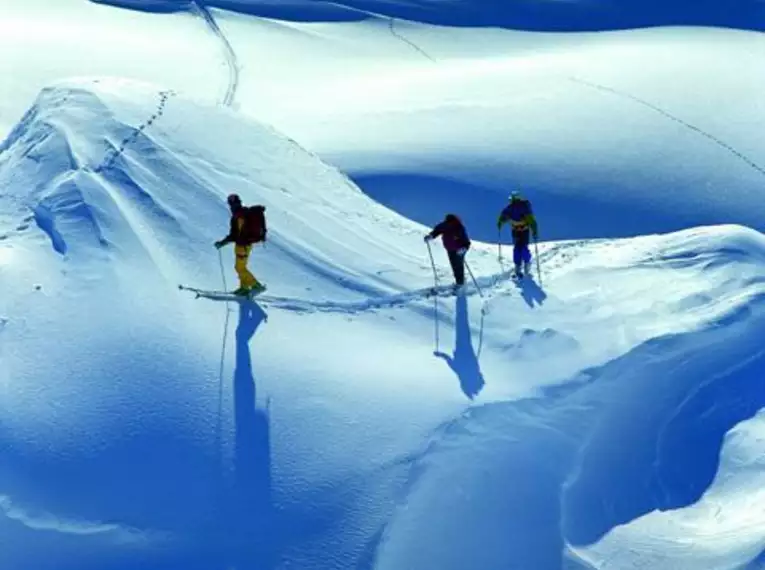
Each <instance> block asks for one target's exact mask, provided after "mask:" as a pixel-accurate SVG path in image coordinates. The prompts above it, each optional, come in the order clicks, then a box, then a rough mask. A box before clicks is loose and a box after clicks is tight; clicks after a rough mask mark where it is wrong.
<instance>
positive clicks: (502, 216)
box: [497, 208, 508, 230]
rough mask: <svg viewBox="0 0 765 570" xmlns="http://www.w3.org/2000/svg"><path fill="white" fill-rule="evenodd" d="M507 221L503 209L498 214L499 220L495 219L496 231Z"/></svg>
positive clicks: (505, 210)
mask: <svg viewBox="0 0 765 570" xmlns="http://www.w3.org/2000/svg"><path fill="white" fill-rule="evenodd" d="M507 219H508V215H507V208H505V209H503V210H502V211H501V212H500V213H499V218H497V229H498V230H499V229H502V224H504V223H505V222H507Z"/></svg>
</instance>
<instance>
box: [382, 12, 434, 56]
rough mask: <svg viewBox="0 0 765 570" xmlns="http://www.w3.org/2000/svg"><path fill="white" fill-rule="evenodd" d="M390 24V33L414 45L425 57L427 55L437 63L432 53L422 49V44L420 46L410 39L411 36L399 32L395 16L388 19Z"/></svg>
mask: <svg viewBox="0 0 765 570" xmlns="http://www.w3.org/2000/svg"><path fill="white" fill-rule="evenodd" d="M388 26H389V28H390V33H391V34H393V36H394V37H396V38H398V39H399V40H401V41H402V42H404V43H406V44H408V45H410V46H412V47H413V48H414V49H415V50H417V51H418V52H419V53H420V54H422V55H423V56H424V57H426V58H427V59H429V60H430V61H432V62H433V63H437V61H436V60H435V58H433V57H431V55H430V54H429V53H428V52H426V51H425V50H424V49H422V48H421V47H420V46H418V45H417V44H416V43H414V42H413V41H412V40H410V39H409V38H407V37H406V36H404V35H403V34H401V33H399V32H398V31H397V30H396V19H395V18H390V19H389V20H388Z"/></svg>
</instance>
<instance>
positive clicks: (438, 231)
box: [425, 214, 470, 287]
mask: <svg viewBox="0 0 765 570" xmlns="http://www.w3.org/2000/svg"><path fill="white" fill-rule="evenodd" d="M438 236H441V242H442V243H443V244H444V249H445V250H446V253H447V255H448V256H449V263H450V265H451V266H452V273H454V281H455V284H456V286H457V287H462V285H464V284H465V254H466V253H467V251H468V249H470V238H468V235H467V230H466V229H465V226H464V225H463V224H462V222H461V221H460V219H459V218H458V217H457V216H455V215H454V214H447V215H446V217H445V218H444V221H443V222H441V223H440V224H438V225H437V226H436V227H434V228H433V231H431V232H430V233H429V234H428V235H426V236H425V241H430V240H432V239H434V238H437V237H438Z"/></svg>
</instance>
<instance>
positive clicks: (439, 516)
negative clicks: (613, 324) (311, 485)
mask: <svg viewBox="0 0 765 570" xmlns="http://www.w3.org/2000/svg"><path fill="white" fill-rule="evenodd" d="M744 294H747V295H751V296H752V298H753V302H751V303H748V304H747V305H746V307H747V309H746V310H737V309H731V310H729V311H726V313H725V314H724V315H722V316H721V317H720V318H719V319H716V320H713V321H711V322H710V323H709V325H708V326H707V327H705V328H703V329H701V330H699V331H698V332H694V333H688V334H682V335H672V336H667V337H658V338H655V339H652V340H651V341H649V342H647V343H645V344H643V345H640V346H638V347H637V348H635V349H634V350H632V351H630V352H629V353H627V354H626V355H625V356H623V357H620V358H618V359H616V360H614V361H612V362H610V363H608V364H607V365H605V366H604V367H601V368H596V369H590V370H585V371H583V372H582V373H581V375H580V377H579V378H578V380H577V383H575V384H571V385H569V386H566V387H563V388H560V389H555V390H550V391H547V392H546V393H545V394H544V397H540V398H538V399H528V400H522V401H519V402H511V403H499V404H491V405H487V406H484V407H482V408H479V409H476V410H474V411H472V412H471V413H469V414H468V415H467V416H466V417H464V418H462V419H459V420H456V421H454V422H452V423H451V424H449V425H448V426H446V427H445V431H444V436H443V437H442V438H441V441H440V442H439V443H438V444H437V445H435V446H434V447H433V448H431V449H429V450H428V453H427V454H425V455H423V456H422V457H421V458H419V459H417V460H416V465H415V466H413V467H414V468H413V475H412V477H413V480H411V481H410V482H409V487H410V490H409V493H408V495H407V497H406V499H404V500H402V508H401V511H400V512H399V513H398V514H397V515H396V516H394V517H393V518H392V519H391V521H390V522H389V523H388V525H387V528H386V532H385V533H384V535H383V537H382V539H381V541H380V544H379V546H378V549H377V558H376V563H375V566H374V567H375V568H378V569H380V570H385V569H387V568H400V567H402V566H405V565H410V566H412V567H416V568H425V567H430V566H431V565H432V566H437V567H439V568H444V569H451V568H454V569H459V568H467V567H481V568H515V567H517V568H535V569H536V568H538V569H540V570H548V569H549V570H553V569H556V570H557V569H560V568H564V567H568V566H566V564H567V562H566V559H567V558H571V559H574V560H576V559H577V556H576V555H575V554H574V553H575V552H578V553H579V554H580V555H581V557H582V559H584V560H586V561H587V562H588V563H590V564H592V567H596V568H638V567H640V568H642V567H645V565H646V564H647V563H648V562H649V561H650V564H649V565H650V566H651V567H656V568H695V567H704V568H715V569H723V568H725V569H730V570H733V569H734V568H739V567H740V565H741V564H745V563H746V562H747V561H748V560H751V559H753V558H754V557H756V556H757V555H758V554H759V550H760V549H762V547H763V545H764V544H765V533H764V532H763V531H762V530H761V526H759V525H758V523H754V526H750V525H753V521H752V518H751V517H750V516H749V515H748V511H750V510H752V511H755V512H756V511H757V510H758V509H759V511H760V512H761V505H762V499H761V497H760V495H761V494H758V496H757V497H756V501H757V505H758V506H754V505H752V506H750V507H748V508H747V509H742V510H741V511H736V510H735V504H736V501H737V499H736V497H738V496H739V493H742V491H741V489H740V488H738V486H737V485H727V486H726V489H725V491H726V493H721V492H720V491H717V492H715V491H716V489H715V487H716V486H717V484H716V482H715V474H716V473H717V470H718V465H719V464H718V457H719V453H720V450H721V446H722V443H723V440H724V438H725V434H726V433H728V432H729V431H730V430H732V429H734V428H735V427H736V426H737V424H739V422H742V421H745V420H748V419H749V418H751V417H752V416H753V415H754V414H755V413H757V411H758V410H760V409H761V408H762V407H763V406H765V390H763V388H762V387H761V382H760V380H761V374H762V370H763V369H764V367H765V352H763V350H762V348H761V347H760V346H759V340H758V339H759V338H760V337H761V335H762V334H763V333H764V332H765V313H763V310H762V309H763V303H762V301H763V300H765V287H763V286H762V285H759V286H753V287H750V288H748V290H747V291H746V292H745V293H744ZM725 455H726V454H725V453H723V458H725ZM758 466H759V458H758V457H757V456H756V455H749V456H745V457H742V458H740V463H739V464H736V465H735V466H731V468H733V469H735V471H732V472H730V473H729V474H726V475H723V474H721V477H733V476H736V475H734V473H739V474H740V475H738V478H739V479H743V480H742V481H741V483H742V484H746V480H747V478H748V477H752V478H757V477H759V476H758V475H757V468H758ZM750 468H751V469H753V471H752V472H751V475H747V473H748V470H749V469H750ZM755 480H758V479H755ZM724 481H725V479H721V481H720V483H719V485H725V483H724ZM710 485H713V486H712V487H710ZM746 488H752V486H751V485H747V486H746ZM707 490H709V491H708V492H709V500H708V502H707V501H706V500H705V497H706V493H707ZM699 499H701V502H700V503H699V505H698V508H696V507H695V506H694V507H691V505H693V504H694V503H695V502H696V501H698V500H699ZM742 499H743V496H742ZM729 501H731V504H728V503H729ZM684 508H686V510H689V511H696V513H697V514H692V513H691V512H689V513H688V515H687V516H686V515H685V513H684V511H683V509H684ZM661 511H664V512H663V513H662V512H661ZM715 511H716V512H717V513H718V514H719V513H720V512H723V513H725V517H724V518H720V517H719V516H715ZM643 516H645V524H643V521H642V519H641V518H640V517H643ZM423 520H427V521H428V523H427V525H425V526H427V528H425V527H424V526H423V524H422V521H423ZM630 521H636V522H634V523H632V524H631V525H630V524H627V526H626V527H622V528H620V525H623V524H626V523H630ZM652 521H653V522H652ZM758 522H759V519H758ZM631 526H635V527H636V528H635V529H634V531H633V530H632V529H631ZM736 528H738V529H740V532H741V534H740V535H739V538H738V539H736V538H734V536H731V534H730V532H731V530H732V529H736ZM609 531H612V532H613V539H608V535H606V536H607V539H606V540H604V544H603V546H602V547H601V546H600V545H599V544H598V543H596V541H597V540H599V539H600V538H601V537H603V535H604V534H606V533H607V532H609ZM637 541H639V543H638V545H637V546H636V545H635V543H636V542H637ZM592 543H595V544H594V546H592V547H590V548H589V549H588V548H586V547H585V546H584V545H587V544H592ZM444 544H455V545H459V546H455V547H453V548H445V547H444ZM683 545H685V546H683ZM587 567H590V566H587Z"/></svg>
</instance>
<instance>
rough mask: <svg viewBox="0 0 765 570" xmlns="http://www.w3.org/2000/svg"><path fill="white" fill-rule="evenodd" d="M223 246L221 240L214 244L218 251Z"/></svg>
mask: <svg viewBox="0 0 765 570" xmlns="http://www.w3.org/2000/svg"><path fill="white" fill-rule="evenodd" d="M224 245H225V242H224V241H223V240H219V241H216V242H215V249H220V248H222V247H223V246H224Z"/></svg>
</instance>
